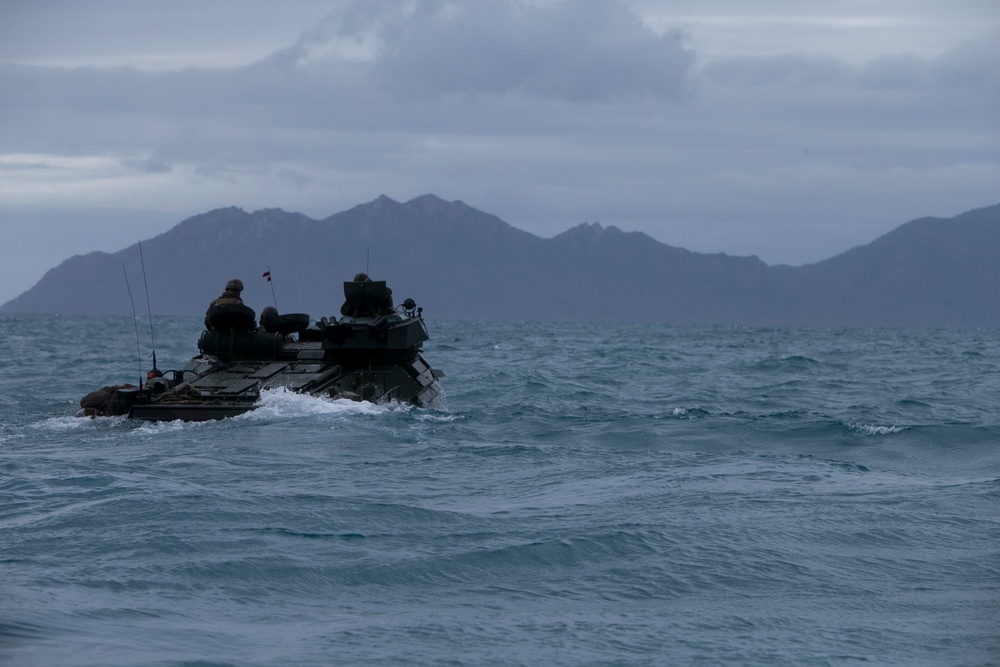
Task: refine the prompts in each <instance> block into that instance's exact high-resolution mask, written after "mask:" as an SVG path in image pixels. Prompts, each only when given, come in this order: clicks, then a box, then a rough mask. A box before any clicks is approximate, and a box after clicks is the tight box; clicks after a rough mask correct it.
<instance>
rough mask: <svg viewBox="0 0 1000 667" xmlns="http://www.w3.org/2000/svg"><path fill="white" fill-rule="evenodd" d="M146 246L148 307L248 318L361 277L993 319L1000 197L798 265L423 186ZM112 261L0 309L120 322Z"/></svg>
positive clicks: (729, 319) (189, 226) (419, 289)
mask: <svg viewBox="0 0 1000 667" xmlns="http://www.w3.org/2000/svg"><path fill="white" fill-rule="evenodd" d="M142 248H143V255H144V257H145V264H146V272H145V275H146V277H147V278H148V281H149V282H148V285H147V288H148V292H149V295H150V299H151V304H150V305H151V309H152V311H153V312H154V313H161V314H200V313H202V312H204V308H205V306H206V305H207V303H208V302H209V301H210V300H211V299H212V298H214V297H215V296H217V295H218V292H219V291H221V288H222V286H223V285H224V284H225V282H226V280H228V279H229V278H232V277H241V278H242V279H243V281H244V283H245V284H246V285H247V290H246V291H245V293H244V298H245V300H246V301H247V302H248V304H250V305H252V306H254V307H255V308H256V309H257V310H258V311H259V310H260V309H261V308H263V307H264V306H265V305H269V304H270V303H271V302H272V299H274V300H278V299H280V301H279V302H278V305H279V306H280V307H281V310H282V311H283V312H308V313H310V314H311V315H312V316H313V317H314V318H315V319H318V318H319V317H321V316H330V315H335V314H337V312H338V311H339V305H340V302H341V301H342V289H341V283H342V281H344V280H349V279H350V278H351V277H352V276H353V275H354V273H356V272H357V271H360V270H366V269H368V270H369V273H371V274H372V276H373V277H374V278H376V279H386V280H387V281H388V282H389V284H390V286H391V287H393V289H394V292H395V294H396V295H397V297H398V300H400V301H401V300H402V299H403V298H406V297H407V296H412V297H413V298H414V299H415V300H416V301H417V302H418V303H419V304H420V305H422V306H424V307H425V309H426V311H427V314H428V315H429V316H433V317H439V318H445V319H504V320H512V319H513V320H595V321H614V320H630V321H657V322H673V323H719V324H799V325H810V326H830V325H832V326H836V325H844V326H859V325H861V326H868V325H875V326H881V325H888V326H1000V297H998V290H997V289H996V287H997V286H998V284H1000V205H995V206H989V207H983V208H979V209H973V210H971V211H967V212H965V213H962V214H959V215H957V216H955V217H953V218H931V217H927V218H918V219H916V220H913V221H910V222H907V223H904V224H902V225H900V226H899V227H897V228H895V229H894V230H892V231H890V232H888V233H887V234H884V235H882V236H880V237H878V238H877V239H875V240H874V241H872V242H871V243H868V244H866V245H861V246H857V247H855V248H851V249H849V250H847V251H845V252H843V253H840V254H838V255H835V256H833V257H830V258H828V259H825V260H822V261H820V262H816V263H813V264H808V265H804V266H799V267H792V266H787V265H775V266H769V265H767V264H766V263H764V262H763V261H761V260H760V259H759V258H758V257H756V256H734V255H728V254H726V253H712V254H709V253H696V252H692V251H689V250H686V249H684V248H680V247H676V246H671V245H668V244H665V243H662V242H660V241H657V240H656V239H654V238H652V237H650V236H648V235H647V234H645V233H643V232H626V231H623V230H621V229H619V228H618V227H616V226H614V225H608V226H604V225H602V224H600V223H597V222H583V223H580V224H578V225H576V226H574V227H571V228H570V229H567V230H566V231H564V232H562V233H560V234H558V235H556V236H554V237H552V238H548V239H543V238H541V237H538V236H536V235H534V234H531V233H529V232H526V231H524V230H521V229H518V228H517V227H514V226H512V225H510V224H508V223H506V222H505V221H503V220H501V219H500V218H499V217H497V216H495V215H492V214H490V213H486V212H483V211H480V210H478V209H475V208H473V207H470V206H468V205H467V204H465V203H464V202H461V201H452V202H448V201H445V200H443V199H441V198H439V197H437V196H436V195H433V194H427V195H422V196H420V197H416V198H414V199H411V200H409V201H407V202H405V203H400V202H397V201H395V200H392V199H391V198H389V197H387V196H385V195H380V196H379V197H377V198H376V199H374V200H372V201H370V202H367V203H363V204H358V205H357V206H354V207H352V208H350V209H347V210H345V211H341V212H339V213H335V214H333V215H330V216H328V217H326V218H323V219H321V220H316V219H313V218H310V217H308V216H305V215H303V214H301V213H295V212H288V211H284V210H282V209H277V208H267V209H260V210H257V211H253V212H250V213H248V212H246V211H244V210H243V209H240V208H238V207H235V206H231V207H224V208H219V209H214V210H211V211H208V212H205V213H202V214H199V215H196V216H192V217H190V218H187V219H185V220H183V221H181V222H180V223H178V224H177V225H175V226H174V227H173V228H171V229H169V230H167V231H166V232H163V233H162V234H159V235H158V236H155V237H153V238H151V239H149V240H146V241H142ZM122 267H126V273H127V274H129V275H131V276H133V278H132V280H133V282H134V281H135V280H136V278H137V277H138V276H139V275H142V274H141V273H140V271H142V267H141V265H140V262H139V253H138V244H133V245H132V246H129V247H128V248H125V249H123V250H121V251H118V252H116V253H104V252H101V251H97V252H92V253H89V254H86V255H76V256H74V257H71V258H69V259H67V260H65V261H64V262H62V263H61V264H59V265H58V266H56V267H53V268H52V269H50V270H49V271H48V272H46V274H45V275H44V276H43V277H42V279H41V280H39V282H38V283H36V284H35V285H34V286H33V287H32V288H31V289H29V290H27V291H26V292H24V293H23V294H21V295H19V296H18V297H16V298H15V299H12V300H11V301H8V302H7V303H5V304H3V305H2V306H0V313H40V312H50V313H64V314H86V313H95V314H104V313H109V314H111V313H117V314H128V313H129V312H131V306H130V305H129V304H130V300H129V298H128V295H127V294H126V285H125V281H124V280H123V279H122ZM268 269H270V270H271V272H272V277H273V279H274V283H273V284H272V285H271V287H274V288H275V292H274V294H273V295H272V293H271V291H270V289H269V286H268V285H267V284H266V281H264V280H263V278H262V277H261V276H262V273H263V272H264V271H265V270H268ZM255 274H256V276H255ZM257 277H260V279H256V278H257ZM317 308H321V309H322V312H320V311H318V310H317ZM432 314H433V315H432Z"/></svg>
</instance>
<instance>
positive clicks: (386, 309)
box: [340, 272, 393, 317]
mask: <svg viewBox="0 0 1000 667" xmlns="http://www.w3.org/2000/svg"><path fill="white" fill-rule="evenodd" d="M371 281H372V279H371V278H369V277H368V274H367V273H364V272H361V273H358V274H356V275H355V276H354V281H353V282H356V283H370V282H371ZM364 306H365V307H364V308H360V307H359V305H358V304H355V303H351V302H350V301H344V305H342V306H341V307H340V314H341V315H344V316H347V317H353V316H356V315H388V314H389V313H391V312H393V306H392V289H390V288H389V287H386V288H385V293H384V294H382V295H381V296H380V298H379V300H378V301H376V302H374V303H365V304H364Z"/></svg>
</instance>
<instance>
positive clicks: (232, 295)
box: [208, 278, 243, 308]
mask: <svg viewBox="0 0 1000 667" xmlns="http://www.w3.org/2000/svg"><path fill="white" fill-rule="evenodd" d="M242 291H243V281H242V280H239V279H238V278H234V279H232V280H230V281H229V282H228V283H226V289H225V291H223V292H222V294H221V295H220V296H219V298H218V299H216V300H215V301H213V302H212V303H210V304H208V307H209V308H211V307H212V306H229V305H234V304H235V305H239V306H242V305H243V299H241V298H240V292H242Z"/></svg>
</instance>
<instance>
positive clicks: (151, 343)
mask: <svg viewBox="0 0 1000 667" xmlns="http://www.w3.org/2000/svg"><path fill="white" fill-rule="evenodd" d="M138 243H139V263H140V264H141V265H142V284H143V286H144V287H145V288H146V312H147V313H149V344H150V347H151V348H152V350H153V370H154V371H155V370H159V369H157V368H156V341H154V340H153V308H152V306H150V305H149V283H147V282H146V261H145V260H144V259H143V258H142V241H139V242H138ZM129 296H130V297H131V290H129ZM132 310H133V311H134V310H135V306H134V305H133V306H132ZM136 326H138V325H136Z"/></svg>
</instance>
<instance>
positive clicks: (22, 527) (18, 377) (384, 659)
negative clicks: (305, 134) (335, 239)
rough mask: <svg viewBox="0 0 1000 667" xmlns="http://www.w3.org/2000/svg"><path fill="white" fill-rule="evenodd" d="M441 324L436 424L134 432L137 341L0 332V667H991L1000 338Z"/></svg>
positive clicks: (188, 322)
mask: <svg viewBox="0 0 1000 667" xmlns="http://www.w3.org/2000/svg"><path fill="white" fill-rule="evenodd" d="M154 324H155V338H156V352H157V361H158V362H159V366H160V367H161V368H179V367H180V366H182V365H183V363H184V362H185V361H186V360H187V359H188V358H189V357H190V356H192V355H193V354H194V352H195V348H196V341H197V337H198V334H199V333H200V328H201V326H200V321H199V318H182V317H179V318H169V317H162V318H154ZM429 328H430V333H431V340H430V341H429V343H427V344H426V346H425V357H426V358H427V359H428V360H429V361H430V362H431V363H432V364H433V365H434V366H435V367H438V368H441V369H443V370H444V371H445V372H446V373H447V376H446V377H445V378H444V380H443V382H444V386H445V395H444V396H445V401H444V404H443V405H442V406H441V407H440V408H439V409H435V410H420V409H415V408H410V407H405V406H400V405H373V404H366V403H350V402H339V401H338V402H334V401H326V400H321V399H317V398H312V397H307V396H297V395H292V394H286V393H278V392H276V393H272V394H269V395H267V396H266V397H265V398H264V400H263V402H262V406H261V408H260V409H259V410H257V411H255V412H252V413H249V414H247V415H244V416H241V417H238V418H235V419H229V420H225V421H220V422H209V423H201V424H181V423H168V424H147V423H136V422H130V421H128V420H125V419H117V418H103V419H76V418H74V417H73V416H72V415H73V413H74V412H75V410H76V409H77V407H78V401H79V399H80V397H81V396H82V395H83V394H85V393H86V392H88V391H90V390H92V389H96V388H99V387H100V386H102V385H104V384H108V383H120V382H123V381H133V382H134V381H137V380H138V378H139V376H140V374H141V373H143V372H144V371H145V369H146V368H147V367H148V366H149V363H150V362H149V359H148V357H149V350H150V347H151V344H150V336H149V334H150V331H149V327H148V322H146V321H145V320H141V321H140V322H139V341H138V345H137V340H136V333H135V326H134V324H133V320H132V318H120V317H47V316H32V317H2V318H0V387H2V389H0V664H4V665H102V666H104V665H158V666H160V665H162V666H167V665H198V666H207V665H241V666H242V665H334V664H337V665H341V664H344V665H351V664H379V665H381V664H386V665H393V664H399V665H404V664H405V665H442V664H448V665H673V664H683V665H796V666H799V665H856V664H866V665H991V664H992V665H995V664H998V663H1000V414H998V404H1000V331H996V330H961V331H954V330H899V329H805V328H803V329H797V328H743V327H722V326H718V327H709V326H705V327H677V326H665V325H648V324H641V325H640V324H611V325H609V324H548V323H485V322H436V321H434V320H433V319H431V320H429ZM137 348H138V349H137Z"/></svg>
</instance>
